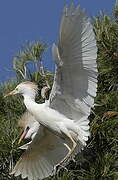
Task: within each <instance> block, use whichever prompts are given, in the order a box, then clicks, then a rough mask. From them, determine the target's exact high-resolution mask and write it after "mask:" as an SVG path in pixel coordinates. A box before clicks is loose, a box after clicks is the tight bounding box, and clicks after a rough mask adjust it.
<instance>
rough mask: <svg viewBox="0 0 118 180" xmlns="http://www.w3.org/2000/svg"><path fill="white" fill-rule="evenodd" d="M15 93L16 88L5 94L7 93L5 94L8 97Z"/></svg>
mask: <svg viewBox="0 0 118 180" xmlns="http://www.w3.org/2000/svg"><path fill="white" fill-rule="evenodd" d="M14 94H16V90H15V89H14V90H13V91H11V92H9V93H7V94H5V95H4V98H5V97H7V96H12V95H14Z"/></svg>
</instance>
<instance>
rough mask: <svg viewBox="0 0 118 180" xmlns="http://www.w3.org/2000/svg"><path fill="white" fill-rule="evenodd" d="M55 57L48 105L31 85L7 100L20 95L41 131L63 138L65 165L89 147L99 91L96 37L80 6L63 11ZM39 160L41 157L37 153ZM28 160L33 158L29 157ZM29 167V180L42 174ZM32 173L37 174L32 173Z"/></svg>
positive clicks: (15, 92)
mask: <svg viewBox="0 0 118 180" xmlns="http://www.w3.org/2000/svg"><path fill="white" fill-rule="evenodd" d="M52 53H53V57H54V60H55V64H56V72H55V77H54V83H53V87H52V91H51V94H50V98H49V102H48V103H46V104H45V103H44V104H37V103H36V102H35V95H36V92H37V86H36V85H35V84H34V83H31V82H23V83H21V84H19V85H18V86H17V87H16V88H15V90H14V91H12V92H10V93H9V94H7V95H6V96H8V95H12V94H17V93H21V94H22V95H23V96H24V103H25V105H26V108H27V109H28V111H29V112H30V113H31V114H32V115H33V116H34V118H35V119H36V121H38V122H39V123H40V125H41V127H43V128H46V129H47V131H48V133H51V136H52V137H53V135H54V138H56V136H58V137H59V138H60V140H61V143H62V144H63V148H64V146H65V147H66V148H67V149H68V153H66V155H65V157H61V156H60V157H61V158H60V163H63V162H64V161H66V160H67V159H68V157H69V156H70V155H71V154H72V153H74V151H75V149H76V148H77V146H78V147H79V148H80V147H81V148H82V147H84V146H85V145H86V141H87V140H88V137H89V120H88V116H89V115H90V110H91V107H93V105H94V97H95V96H96V89H97V64H96V58H97V47H96V40H95V35H94V32H93V28H92V25H91V23H90V21H89V19H88V18H87V17H86V15H85V12H84V11H83V10H81V9H80V7H79V6H78V7H77V8H74V7H73V6H70V7H68V8H67V7H65V8H64V12H63V16H62V20H61V26H60V33H59V42H58V45H55V44H53V48H52ZM39 136H40V135H39ZM39 136H38V133H37V135H36V137H38V138H39ZM39 139H40V138H39ZM45 139H46V138H45ZM37 142H38V140H37ZM42 142H43V139H42ZM55 143H56V141H55ZM32 145H33V142H32ZM32 145H30V148H32ZM39 149H40V148H39ZM56 151H57V150H56ZM60 152H61V151H60ZM64 152H65V151H64ZM35 153H36V152H35V151H34V152H33V155H32V154H31V158H32V157H33V156H34V157H33V158H34V159H35V158H36V157H35ZM36 156H38V152H37V154H36ZM53 156H54V157H53ZM28 157H30V153H29V155H28ZM50 157H51V156H50ZM39 159H40V158H39ZM44 159H45V158H44ZM51 159H55V160H56V159H57V156H56V154H54V153H53V154H52V157H51ZM51 159H50V160H51ZM43 162H44V161H43V159H40V161H38V163H39V164H41V163H43ZM20 165H22V168H23V169H24V170H25V165H26V164H25V161H24V164H23V162H22V161H21V163H20ZM20 165H17V170H14V173H17V171H18V174H22V175H23V172H22V169H21V170H19V166H20ZM30 166H31V167H32V165H31V164H29V166H28V167H27V170H26V171H27V173H26V174H27V176H28V177H29V179H31V180H33V179H36V178H35V177H36V176H35V175H36V172H35V171H40V168H39V169H36V165H35V166H34V167H32V168H31V167H30ZM48 166H49V167H48ZM39 167H40V166H39ZM47 168H50V163H48V165H47ZM28 169H32V171H31V172H34V174H31V172H29V170H28ZM33 169H36V170H35V171H33ZM48 174H49V173H48V169H47V175H48ZM39 177H40V179H42V178H43V177H46V176H43V175H40V176H39ZM37 179H38V177H37Z"/></svg>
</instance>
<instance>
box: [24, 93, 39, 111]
mask: <svg viewBox="0 0 118 180" xmlns="http://www.w3.org/2000/svg"><path fill="white" fill-rule="evenodd" d="M24 104H25V106H26V108H27V109H28V111H29V112H31V113H32V112H33V111H34V109H35V108H36V106H37V103H36V102H35V96H29V95H24Z"/></svg>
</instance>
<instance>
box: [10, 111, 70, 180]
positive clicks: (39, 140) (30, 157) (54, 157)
mask: <svg viewBox="0 0 118 180" xmlns="http://www.w3.org/2000/svg"><path fill="white" fill-rule="evenodd" d="M19 126H22V127H23V128H24V132H25V131H26V129H27V128H29V130H28V131H27V134H26V135H25V137H24V138H25V139H27V138H31V139H32V141H30V142H29V143H27V144H25V145H23V146H21V147H19V148H20V149H25V150H26V151H25V152H24V153H23V154H22V156H21V157H20V159H19V160H18V162H17V164H16V165H15V167H14V169H13V171H12V173H11V174H15V176H18V175H20V174H21V177H22V178H26V177H28V180H33V179H35V180H36V179H43V178H46V177H48V176H49V175H51V174H52V173H53V168H54V166H55V165H56V164H58V163H59V162H60V161H61V159H63V158H64V156H65V155H66V154H67V149H66V147H65V146H63V144H62V143H61V142H60V139H59V138H58V137H56V136H55V135H54V134H53V133H52V132H50V131H49V130H48V129H46V128H45V127H43V126H41V125H40V124H39V123H38V122H37V121H36V120H35V118H34V116H32V115H31V114H30V113H29V112H26V113H24V114H23V116H22V118H21V120H20V122H19Z"/></svg>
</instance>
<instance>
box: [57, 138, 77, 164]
mask: <svg viewBox="0 0 118 180" xmlns="http://www.w3.org/2000/svg"><path fill="white" fill-rule="evenodd" d="M69 139H70V140H71V141H72V143H73V146H72V149H70V147H69V146H68V145H67V144H64V145H65V146H66V147H67V148H68V150H69V152H68V154H67V155H66V156H65V157H64V159H62V160H61V162H60V164H62V163H63V162H64V161H66V160H67V159H68V158H69V156H70V155H71V154H72V153H73V151H74V150H75V147H76V146H77V143H76V142H75V141H74V140H73V138H72V137H71V136H69Z"/></svg>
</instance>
